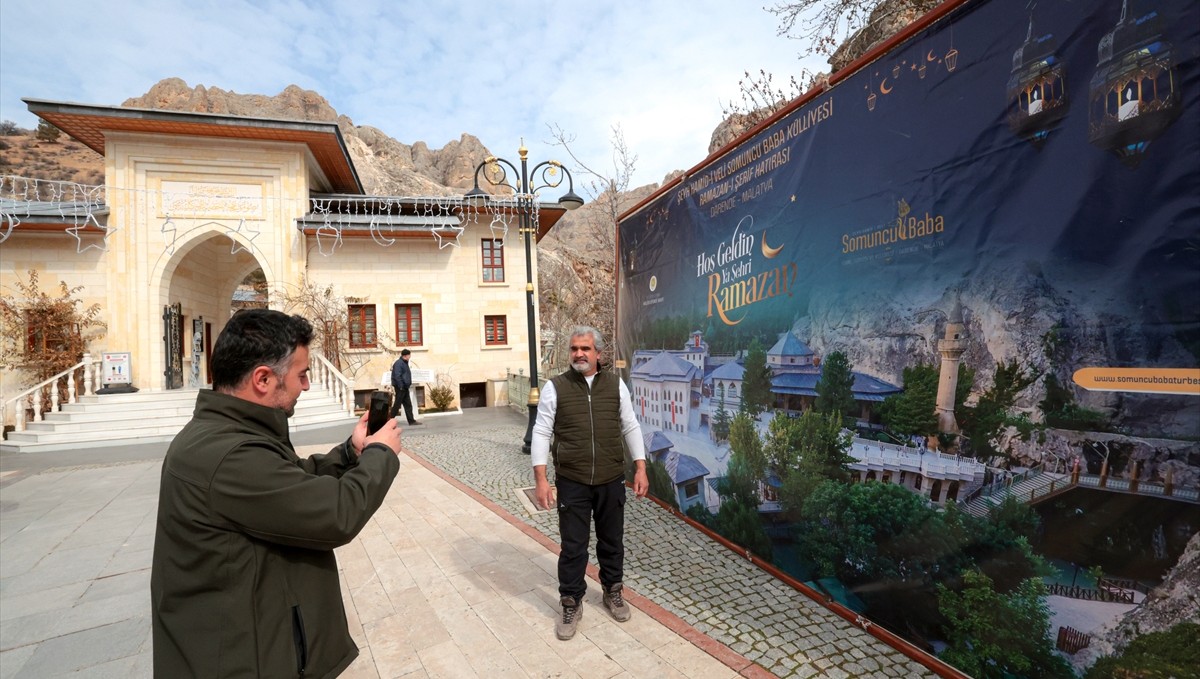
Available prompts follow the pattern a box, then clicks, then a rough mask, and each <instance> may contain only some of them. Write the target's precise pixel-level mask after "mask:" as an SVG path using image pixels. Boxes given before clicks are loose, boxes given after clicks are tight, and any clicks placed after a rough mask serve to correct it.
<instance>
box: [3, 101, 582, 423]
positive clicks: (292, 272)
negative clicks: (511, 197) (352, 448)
mask: <svg viewBox="0 0 1200 679" xmlns="http://www.w3.org/2000/svg"><path fill="white" fill-rule="evenodd" d="M31 108H34V107H33V106H31ZM46 108H47V109H50V110H51V113H52V114H63V113H64V112H66V113H67V114H71V115H76V116H77V119H84V120H88V121H91V120H93V119H95V120H98V121H100V122H96V123H94V124H93V127H99V126H101V125H106V124H108V125H112V123H111V121H114V120H115V121H118V123H119V124H118V125H115V126H114V127H122V128H123V129H112V128H101V130H102V142H97V141H96V139H95V138H94V137H95V133H93V138H92V139H90V141H91V143H90V144H89V145H91V146H93V148H95V147H96V146H98V145H99V144H101V143H102V150H103V153H104V158H105V186H104V187H103V193H102V195H103V199H102V201H101V204H100V205H99V207H97V206H92V207H85V208H79V207H78V205H74V206H73V207H72V209H75V210H77V215H76V216H74V217H73V218H72V217H70V216H68V217H66V218H65V221H64V217H63V215H61V214H59V215H56V216H55V217H56V218H48V219H46V220H43V221H46V223H44V224H35V222H37V221H39V220H38V219H37V218H34V217H31V216H30V213H29V212H28V210H30V209H31V208H27V207H22V206H18V207H17V210H18V211H20V210H22V209H25V210H26V213H25V215H24V218H23V219H21V220H20V222H21V223H19V224H18V225H17V226H16V228H14V229H13V230H12V232H11V234H10V236H9V237H8V239H7V240H6V242H4V243H3V245H0V254H2V256H0V286H3V288H4V289H5V290H6V291H10V290H13V289H14V283H16V281H17V280H24V278H25V272H26V271H28V270H30V269H35V270H38V271H39V274H40V276H41V279H42V287H43V289H52V286H54V285H56V284H57V282H58V281H60V280H62V281H64V282H66V284H67V285H68V286H71V287H74V286H80V287H81V289H80V291H79V292H78V293H77V294H76V297H78V298H79V299H81V300H82V301H83V302H84V304H85V305H90V304H92V303H98V304H99V305H100V306H101V308H102V320H103V321H105V322H106V323H107V325H108V330H107V334H106V336H105V337H103V338H102V339H100V340H98V341H97V342H95V343H94V346H91V347H90V350H91V352H92V354H93V356H96V355H98V354H99V353H100V352H104V351H110V352H130V353H131V354H132V378H133V385H134V386H136V387H138V388H139V389H142V390H152V391H153V390H160V389H165V388H166V387H167V386H168V385H167V382H166V378H165V377H164V365H165V360H166V350H165V348H164V342H163V335H164V321H163V313H164V307H165V306H167V305H173V304H176V303H178V304H180V305H181V309H182V317H183V319H184V323H183V328H184V338H185V340H184V342H183V346H184V354H185V357H184V365H185V370H184V373H185V375H187V374H189V373H190V368H191V365H190V364H191V361H192V359H193V346H192V342H191V341H188V340H189V339H190V336H191V329H192V327H193V326H192V321H193V320H196V319H201V318H202V319H203V321H204V323H205V324H207V327H208V331H209V337H208V338H207V342H204V341H202V342H201V343H200V346H201V348H202V349H203V347H205V346H206V345H211V343H212V342H215V341H216V337H217V335H218V334H219V333H220V331H221V329H222V328H223V327H224V325H225V323H226V322H227V321H228V319H229V316H230V315H231V313H232V309H233V305H232V299H233V295H234V290H235V289H236V288H237V287H238V285H239V284H241V283H242V281H243V279H244V278H245V277H246V276H247V275H248V274H250V273H252V272H254V271H255V270H257V269H261V270H262V273H263V277H264V278H265V280H266V283H267V288H268V294H267V299H268V304H269V305H270V306H271V307H272V308H282V306H283V298H284V297H285V296H286V291H287V290H289V289H295V288H296V287H297V286H299V285H301V283H302V281H305V280H307V281H308V282H309V283H311V284H313V285H315V286H319V287H321V288H324V287H326V286H329V287H330V289H331V290H332V292H333V294H335V295H336V296H338V297H341V298H344V299H346V300H347V301H348V302H351V303H358V304H365V305H372V306H374V313H375V319H376V323H377V328H378V334H379V335H380V336H381V338H387V337H394V336H395V335H396V320H395V315H396V305H398V304H406V305H407V304H419V305H421V316H422V325H423V328H422V329H423V339H422V341H421V342H420V343H419V344H408V345H407V346H408V348H410V349H411V350H412V352H413V365H414V367H417V368H421V369H424V370H426V371H430V372H431V373H432V374H433V375H435V376H447V377H449V379H450V380H451V381H452V383H453V384H454V385H455V388H456V394H457V393H458V391H457V387H458V386H461V385H471V388H472V393H474V394H483V395H484V396H483V399H485V400H486V405H494V404H495V401H496V400H497V399H498V398H499V397H500V396H501V395H503V393H504V389H503V388H498V387H497V386H496V385H495V383H496V381H497V380H503V379H504V378H505V374H506V372H507V371H509V370H511V371H513V372H517V371H518V370H519V369H521V368H525V367H527V366H528V365H529V354H528V344H529V342H528V340H529V338H528V334H527V331H526V327H527V324H526V295H525V279H526V271H525V261H524V260H525V258H524V252H523V243H522V241H521V239H520V238H519V237H518V235H517V234H518V229H517V228H516V226H517V225H516V220H517V216H516V215H509V221H510V222H512V224H511V226H510V228H509V229H508V232H507V233H508V235H507V236H506V242H505V243H504V246H503V254H504V275H503V281H502V282H492V281H490V280H489V281H485V280H484V273H483V257H482V241H483V239H492V238H497V237H499V236H500V235H502V234H500V233H497V232H494V231H493V230H492V229H491V228H489V226H490V225H489V222H491V221H492V220H491V216H488V217H486V218H485V217H484V216H483V215H482V214H481V215H479V218H478V219H469V218H463V219H462V224H461V226H462V227H463V231H462V233H461V235H460V236H459V237H458V238H457V240H456V241H452V242H449V241H448V239H446V240H443V239H439V238H436V237H435V236H434V235H433V233H432V232H431V231H430V230H429V228H428V227H421V226H419V225H418V226H415V227H414V226H411V221H412V220H411V219H410V225H409V226H407V227H405V228H406V229H407V232H406V233H403V234H402V235H403V236H404V237H398V238H395V239H387V240H390V241H391V242H390V243H387V242H386V241H385V240H383V239H376V238H372V237H371V236H370V235H369V234H368V232H367V231H366V230H361V231H360V232H358V233H357V234H354V233H350V232H349V231H348V232H347V235H346V236H345V237H344V238H342V239H341V240H340V243H339V244H338V246H337V247H336V248H331V247H327V246H322V245H321V244H319V243H318V242H317V238H316V237H315V236H314V235H313V234H312V233H306V229H305V228H304V222H305V219H304V218H305V217H306V215H308V218H309V219H308V223H311V222H312V214H311V210H312V206H313V202H312V200H313V198H314V197H315V196H322V195H326V196H327V195H343V196H344V195H347V194H350V202H351V203H352V204H361V205H366V204H368V203H367V200H366V199H367V197H366V196H364V195H362V190H361V185H357V182H358V180H357V176H356V175H355V172H354V168H353V165H352V164H351V161H350V156H349V154H348V153H347V152H346V149H345V144H344V142H343V141H342V138H341V136H340V134H339V133H338V132H337V128H336V125H334V124H328V125H326V127H327V129H322V128H320V126H321V125H325V124H321V123H318V124H313V123H301V122H296V123H290V122H287V121H269V120H261V119H250V118H245V119H232V121H231V120H230V118H229V117H228V116H212V115H208V114H186V115H187V118H186V120H184V121H183V122H179V121H176V120H175V119H173V118H172V117H171V116H173V115H178V114H167V113H159V112H148V111H141V112H137V113H136V114H130V113H127V110H121V109H98V108H94V107H88V108H86V109H85V108H84V107H76V106H75V105H55V106H54V107H49V106H47V107H46ZM35 112H38V113H39V115H43V114H42V113H41V112H39V111H37V110H35ZM105 116H107V117H105ZM44 117H47V116H44ZM49 117H53V115H51V116H49ZM105 121H109V122H105ZM147 121H150V122H147ZM164 121H166V122H167V123H170V124H173V125H176V126H177V127H179V128H180V129H185V128H183V125H184V124H185V123H186V124H189V125H194V127H192V128H190V129H187V130H186V131H185V132H183V133H170V132H164V131H163V129H164V127H168V128H169V126H164V125H161V124H160V123H163V122H164ZM55 122H56V124H59V126H60V127H62V128H63V129H64V131H66V132H67V133H68V134H73V135H74V134H78V135H79V136H80V138H81V141H84V142H85V143H88V141H89V140H88V139H86V138H85V137H86V132H87V130H86V129H84V128H83V127H80V126H78V123H76V127H73V126H72V124H71V122H70V121H69V120H67V121H66V122H64V121H63V120H61V119H56V121H55ZM155 124H159V125H158V127H155ZM221 125H225V126H226V127H225V128H223V127H221ZM230 125H236V126H241V127H239V129H242V130H246V129H249V130H251V131H250V132H249V133H243V134H242V137H241V138H229V135H228V133H226V132H224V130H225V129H227V127H228V126H230ZM314 125H316V126H317V129H316V131H315V132H314V130H313V128H314ZM202 126H207V127H203V129H200V127H202ZM131 128H133V129H131ZM197 130H199V131H197ZM212 130H217V132H216V133H213V132H212ZM315 134H323V135H324V138H323V139H320V140H318V142H313V141H312V138H313V135H315ZM223 135H226V136H223ZM289 135H290V137H289ZM317 143H324V144H325V146H324V147H319V146H318V145H317ZM331 148H332V149H333V153H330V152H329V151H330V149H331ZM339 149H340V151H341V157H340V158H339V157H338V153H337V152H338V150H339ZM318 155H321V156H322V157H321V158H318V157H316V156H318ZM330 158H332V160H330ZM337 173H341V174H340V177H341V179H340V183H339V180H338V178H337V177H336V176H335V175H337ZM346 177H349V178H351V179H352V180H353V184H351V190H348V189H347V180H346ZM50 185H51V184H50V183H42V184H40V185H39V186H41V187H49V186H50ZM355 185H357V186H355ZM354 189H356V190H354ZM43 192H51V191H50V190H47V191H43ZM355 193H357V194H359V195H358V196H355V195H354V194H355ZM6 198H10V199H11V198H12V197H9V196H6ZM44 198H45V197H44V196H41V195H39V196H37V197H36V199H37V200H43V199H44ZM354 201H360V202H359V203H355V202H354ZM397 202H398V201H397ZM81 209H82V210H84V212H82V213H78V211H79V210H81ZM104 210H107V216H106V217H105V215H104ZM546 212H553V211H543V214H542V216H541V219H540V224H539V227H540V231H541V232H542V233H544V232H545V230H546V229H547V228H548V223H549V225H552V224H553V221H555V220H556V219H557V217H558V216H560V215H561V210H559V211H558V212H557V213H554V214H552V215H551V216H550V218H549V219H547V216H546ZM93 213H94V218H95V219H96V227H93V228H92V229H91V230H90V231H86V230H85V231H83V232H80V235H79V236H78V237H77V238H76V237H73V236H72V233H71V232H70V231H69V229H71V227H72V223H76V224H77V223H78V221H79V220H80V217H79V216H78V215H79V214H82V215H83V219H84V220H85V221H86V220H87V219H91V218H93V217H92V215H93ZM459 214H465V213H459ZM72 220H74V222H73V221H72ZM418 221H419V219H418ZM104 229H107V235H105V231H104ZM536 273H537V272H536V263H535V264H534V271H533V274H534V280H536ZM485 316H492V317H494V316H499V317H502V318H503V319H504V325H505V326H506V328H505V329H506V331H507V332H506V335H507V337H506V341H504V342H503V343H499V344H497V343H495V342H488V341H486V339H485ZM535 320H536V319H535ZM535 327H536V325H535ZM318 331H319V329H318ZM398 351H399V348H398V347H396V346H395V345H394V344H391V343H389V342H387V341H386V340H383V341H381V342H380V343H379V346H378V347H377V348H351V349H350V350H349V354H350V356H349V358H351V359H352V360H350V361H349V363H350V364H352V365H353V366H354V370H353V371H352V374H348V376H349V377H350V378H351V379H352V381H353V386H354V388H355V389H356V390H367V389H371V388H375V387H378V386H379V385H380V382H381V376H382V375H384V374H385V373H386V372H387V371H388V370H389V368H390V366H391V363H392V362H393V361H394V360H395V358H396V357H397V355H398ZM198 362H199V363H201V364H202V365H201V366H200V375H201V380H200V382H201V383H206V382H208V376H207V367H206V366H205V365H203V362H202V361H198ZM186 383H187V380H186V379H185V384H186ZM24 386H25V383H24V381H23V380H22V379H21V378H20V377H19V376H14V375H10V374H6V375H5V376H4V379H3V384H2V385H0V392H2V393H0V398H3V399H4V400H7V399H9V398H11V397H13V396H14V395H15V394H16V393H19V391H20V390H21V389H23V388H24ZM483 404H484V403H479V405H483ZM6 417H11V415H10V414H8V413H6Z"/></svg>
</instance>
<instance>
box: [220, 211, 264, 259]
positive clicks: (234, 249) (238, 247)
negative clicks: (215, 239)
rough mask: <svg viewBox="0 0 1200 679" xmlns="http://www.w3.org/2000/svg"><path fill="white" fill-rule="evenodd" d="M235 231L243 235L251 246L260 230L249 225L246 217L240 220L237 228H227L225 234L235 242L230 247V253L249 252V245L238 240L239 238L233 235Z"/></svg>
mask: <svg viewBox="0 0 1200 679" xmlns="http://www.w3.org/2000/svg"><path fill="white" fill-rule="evenodd" d="M235 233H236V234H239V235H241V236H242V238H245V239H246V241H247V243H248V244H249V245H250V246H253V245H254V239H255V238H258V233H259V231H258V229H257V228H249V227H247V226H246V220H245V218H243V219H241V220H239V221H238V225H237V228H236V229H226V230H225V235H227V236H229V240H230V241H232V242H233V245H231V246H230V248H229V254H231V255H236V254H237V253H239V252H249V251H250V248H249V247H247V246H245V245H242V244H241V243H239V242H238V240H237V239H236V238H234V237H233V235H234V234H235Z"/></svg>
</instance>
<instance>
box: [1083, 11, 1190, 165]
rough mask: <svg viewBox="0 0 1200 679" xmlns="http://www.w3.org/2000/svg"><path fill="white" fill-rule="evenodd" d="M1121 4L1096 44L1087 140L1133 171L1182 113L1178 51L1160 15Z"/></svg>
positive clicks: (1090, 88) (1089, 94) (1089, 97)
mask: <svg viewBox="0 0 1200 679" xmlns="http://www.w3.org/2000/svg"><path fill="white" fill-rule="evenodd" d="M1136 5H1137V2H1136V1H1134V2H1131V1H1130V0H1125V1H1124V2H1123V3H1122V4H1121V18H1120V19H1119V20H1118V21H1117V25H1116V26H1115V27H1113V30H1112V31H1111V32H1109V33H1107V34H1105V36H1104V37H1103V38H1102V39H1101V40H1100V45H1099V48H1098V49H1097V57H1098V58H1097V63H1096V74H1095V75H1094V76H1092V82H1091V86H1090V87H1089V89H1088V141H1090V142H1091V143H1092V144H1094V145H1096V146H1098V147H1099V148H1102V149H1104V150H1106V151H1111V152H1113V153H1114V154H1116V155H1117V157H1118V158H1120V159H1121V161H1122V162H1124V163H1125V164H1126V165H1129V166H1131V167H1136V166H1137V165H1138V163H1140V162H1141V160H1142V154H1143V153H1145V151H1146V147H1147V146H1148V145H1149V144H1150V142H1151V141H1153V140H1154V139H1157V138H1158V137H1159V135H1161V134H1162V133H1163V131H1165V130H1166V129H1167V128H1168V127H1170V126H1171V124H1172V123H1173V122H1175V119H1176V118H1178V117H1179V114H1180V113H1181V112H1182V108H1183V104H1182V97H1181V96H1180V93H1179V74H1178V70H1177V68H1176V53H1175V49H1174V47H1173V46H1172V45H1171V43H1169V42H1167V41H1166V40H1165V39H1164V38H1163V35H1162V30H1161V29H1162V17H1160V16H1159V14H1158V12H1156V11H1153V10H1151V11H1145V12H1143V11H1139V10H1138V8H1137V7H1136Z"/></svg>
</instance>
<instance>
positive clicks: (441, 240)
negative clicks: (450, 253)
mask: <svg viewBox="0 0 1200 679" xmlns="http://www.w3.org/2000/svg"><path fill="white" fill-rule="evenodd" d="M442 231H453V232H454V237H453V238H451V237H449V236H443V235H442ZM463 231H466V229H465V228H463V227H462V226H461V225H459V224H446V225H444V226H431V227H429V232H430V233H432V234H433V237H434V238H436V239H437V242H438V249H439V250H443V249H445V247H446V246H447V245H453V246H454V247H456V248H457V247H461V246H462V244H461V243H459V242H458V238H459V236H462V235H463Z"/></svg>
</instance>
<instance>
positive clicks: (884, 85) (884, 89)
mask: <svg viewBox="0 0 1200 679" xmlns="http://www.w3.org/2000/svg"><path fill="white" fill-rule="evenodd" d="M892 89H893V88H891V87H888V86H887V78H884V79H883V80H881V81H879V91H880V92H881V93H883V94H890V93H891V91H892Z"/></svg>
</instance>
